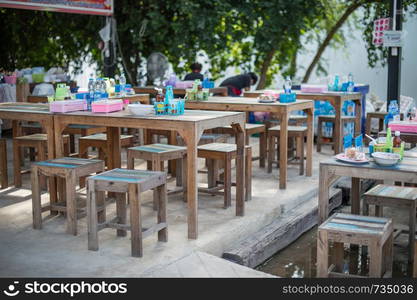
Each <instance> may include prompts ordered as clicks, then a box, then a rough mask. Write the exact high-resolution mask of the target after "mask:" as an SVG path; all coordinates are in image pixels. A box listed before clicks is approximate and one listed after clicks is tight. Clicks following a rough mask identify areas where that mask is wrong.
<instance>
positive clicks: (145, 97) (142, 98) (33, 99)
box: [27, 94, 151, 104]
mask: <svg viewBox="0 0 417 300" xmlns="http://www.w3.org/2000/svg"><path fill="white" fill-rule="evenodd" d="M109 99H113V100H118V99H126V100H129V102H130V103H135V102H140V103H142V104H150V103H151V99H150V95H149V94H134V95H125V96H112V97H109ZM27 101H28V102H30V103H48V97H47V96H28V98H27Z"/></svg>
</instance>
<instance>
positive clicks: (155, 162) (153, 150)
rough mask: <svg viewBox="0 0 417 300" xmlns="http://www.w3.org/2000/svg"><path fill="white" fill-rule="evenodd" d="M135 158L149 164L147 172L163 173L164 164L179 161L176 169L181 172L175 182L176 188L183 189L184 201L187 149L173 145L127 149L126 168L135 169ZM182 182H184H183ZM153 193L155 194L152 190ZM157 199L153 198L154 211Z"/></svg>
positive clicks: (178, 172) (153, 145)
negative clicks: (180, 187)
mask: <svg viewBox="0 0 417 300" xmlns="http://www.w3.org/2000/svg"><path fill="white" fill-rule="evenodd" d="M135 158H136V159H143V160H146V161H148V162H150V163H151V164H150V166H148V170H149V169H151V170H152V171H164V169H165V168H164V162H165V161H170V160H174V159H175V160H179V161H178V162H177V167H179V168H180V169H181V171H177V172H176V173H177V176H176V181H177V186H182V187H183V189H182V190H183V193H184V200H185V201H186V195H187V193H186V189H185V188H184V187H185V185H186V184H185V183H186V180H187V175H186V171H187V148H186V147H182V146H175V145H166V144H151V145H144V146H138V147H132V148H129V149H127V168H128V169H132V170H133V169H134V168H135ZM183 181H184V182H183ZM154 193H157V191H156V190H154ZM156 200H157V197H155V196H154V210H156V209H157V208H158V202H157V201H156Z"/></svg>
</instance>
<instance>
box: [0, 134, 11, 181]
mask: <svg viewBox="0 0 417 300" xmlns="http://www.w3.org/2000/svg"><path fill="white" fill-rule="evenodd" d="M0 145H1V144H0ZM6 145H7V144H6V141H4V149H0V152H1V153H2V157H0V176H1V188H2V189H5V188H7V187H8V185H9V182H8V177H7V146H6ZM3 150H4V151H3Z"/></svg>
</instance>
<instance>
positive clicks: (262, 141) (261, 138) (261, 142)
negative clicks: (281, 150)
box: [259, 132, 267, 168]
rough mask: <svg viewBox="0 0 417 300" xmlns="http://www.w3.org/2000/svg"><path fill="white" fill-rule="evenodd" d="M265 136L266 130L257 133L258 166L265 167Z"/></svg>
mask: <svg viewBox="0 0 417 300" xmlns="http://www.w3.org/2000/svg"><path fill="white" fill-rule="evenodd" d="M266 148H267V138H266V132H261V133H260V134H259V167H260V168H265V160H266V156H267V150H266Z"/></svg>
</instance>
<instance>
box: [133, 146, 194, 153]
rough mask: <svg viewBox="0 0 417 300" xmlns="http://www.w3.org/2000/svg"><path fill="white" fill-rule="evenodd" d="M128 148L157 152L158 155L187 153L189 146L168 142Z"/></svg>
mask: <svg viewBox="0 0 417 300" xmlns="http://www.w3.org/2000/svg"><path fill="white" fill-rule="evenodd" d="M128 150H134V151H139V152H147V153H155V154H158V155H162V154H172V153H177V152H178V153H181V154H182V155H183V154H185V153H187V148H186V147H183V146H176V145H167V144H150V145H143V146H137V147H131V148H128Z"/></svg>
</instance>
